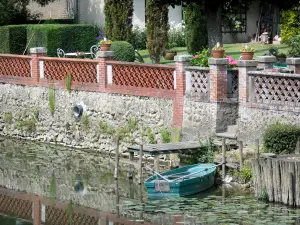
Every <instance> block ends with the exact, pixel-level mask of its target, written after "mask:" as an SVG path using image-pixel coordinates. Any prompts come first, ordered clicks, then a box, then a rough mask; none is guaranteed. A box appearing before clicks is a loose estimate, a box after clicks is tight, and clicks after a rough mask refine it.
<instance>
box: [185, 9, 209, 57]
mask: <svg viewBox="0 0 300 225" xmlns="http://www.w3.org/2000/svg"><path fill="white" fill-rule="evenodd" d="M184 15H185V42H186V46H187V50H188V53H190V54H193V55H194V54H195V53H196V52H199V51H201V50H202V49H203V48H205V47H206V46H207V43H208V39H207V28H206V17H205V12H204V6H203V4H202V5H201V4H197V3H190V4H188V5H187V7H186V8H185V10H184Z"/></svg>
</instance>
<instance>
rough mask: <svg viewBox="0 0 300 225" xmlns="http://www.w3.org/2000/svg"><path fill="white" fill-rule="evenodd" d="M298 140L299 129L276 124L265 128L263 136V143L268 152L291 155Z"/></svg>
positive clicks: (299, 135) (294, 126)
mask: <svg viewBox="0 0 300 225" xmlns="http://www.w3.org/2000/svg"><path fill="white" fill-rule="evenodd" d="M298 138H300V127H298V126H296V125H290V124H285V123H279V122H277V123H274V124H270V125H269V126H268V127H267V128H266V130H265V132H264V134H263V143H264V147H265V148H266V150H267V151H269V152H272V153H276V154H280V153H282V152H284V153H293V152H294V151H295V148H296V143H297V140H298Z"/></svg>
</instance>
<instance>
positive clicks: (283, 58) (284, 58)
mask: <svg viewBox="0 0 300 225" xmlns="http://www.w3.org/2000/svg"><path fill="white" fill-rule="evenodd" d="M277 60H278V61H279V62H285V60H286V54H284V53H279V54H278V55H277Z"/></svg>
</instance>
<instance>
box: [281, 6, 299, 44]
mask: <svg viewBox="0 0 300 225" xmlns="http://www.w3.org/2000/svg"><path fill="white" fill-rule="evenodd" d="M280 26H281V38H282V42H283V43H286V42H288V41H289V40H290V39H291V38H292V37H294V36H295V35H299V34H300V11H299V10H287V11H282V12H281V19H280Z"/></svg>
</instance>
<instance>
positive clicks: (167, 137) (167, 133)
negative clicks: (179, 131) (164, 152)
mask: <svg viewBox="0 0 300 225" xmlns="http://www.w3.org/2000/svg"><path fill="white" fill-rule="evenodd" d="M160 137H161V140H162V143H170V142H171V137H172V131H171V130H169V129H166V128H164V129H162V130H161V131H160Z"/></svg>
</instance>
